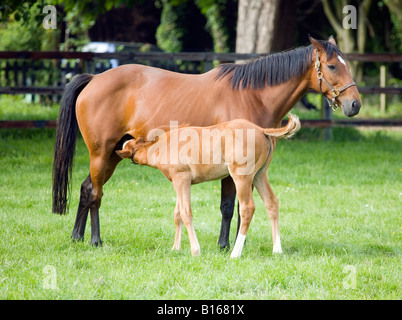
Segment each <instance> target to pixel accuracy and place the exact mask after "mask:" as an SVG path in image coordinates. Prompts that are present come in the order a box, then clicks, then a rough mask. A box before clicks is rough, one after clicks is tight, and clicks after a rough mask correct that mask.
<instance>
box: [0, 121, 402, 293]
mask: <svg viewBox="0 0 402 320" xmlns="http://www.w3.org/2000/svg"><path fill="white" fill-rule="evenodd" d="M334 135H335V140H334V141H333V142H322V141H319V140H318V139H309V140H306V139H301V138H300V137H303V133H301V134H300V136H299V138H296V139H293V140H291V141H280V142H279V143H278V147H277V150H276V151H275V154H274V159H273V161H272V164H271V167H270V170H269V176H270V181H271V184H272V187H273V189H274V191H275V193H276V195H277V196H278V198H279V200H280V231H281V238H282V247H283V250H284V253H283V254H282V255H274V254H272V239H271V235H270V233H271V231H270V228H271V227H270V223H269V219H268V216H267V214H266V212H265V211H264V208H263V204H262V201H261V199H260V198H259V197H258V195H257V193H256V192H255V201H256V206H257V209H256V213H255V216H254V218H253V221H252V223H251V227H250V230H249V233H248V237H247V243H246V245H245V247H244V250H243V253H242V257H241V258H240V259H238V260H231V259H230V252H223V251H220V250H219V249H218V247H217V245H216V242H217V238H218V234H219V230H220V221H221V217H220V212H219V200H220V183H219V182H217V181H214V182H210V183H204V184H200V185H196V186H193V188H192V208H193V212H194V216H195V222H194V223H195V229H196V232H197V236H198V239H199V242H200V245H201V256H199V257H192V256H191V255H190V245H189V241H188V237H187V233H186V231H184V234H183V244H182V251H181V252H178V253H177V252H172V251H171V247H172V245H173V240H174V239H173V238H174V221H173V208H174V204H175V193H174V191H173V188H172V186H171V184H170V182H169V181H167V180H166V179H165V178H164V177H163V176H162V174H161V173H160V172H158V171H157V170H154V169H151V168H147V167H138V166H134V165H132V164H130V162H129V161H123V162H122V163H121V164H120V165H119V167H118V168H117V170H116V172H115V174H114V176H113V177H112V179H111V180H110V181H109V182H108V183H107V184H106V185H105V188H104V197H103V200H102V201H103V202H102V207H101V214H100V222H101V236H102V240H103V246H102V247H99V248H97V247H93V246H91V245H90V243H89V242H90V228H89V227H90V222H89V221H88V224H87V230H86V236H85V240H84V241H83V242H78V243H73V242H72V241H71V239H70V235H71V231H72V228H73V224H74V220H75V210H76V208H77V204H78V198H79V187H80V184H81V182H82V180H83V179H84V178H85V177H86V176H87V174H88V155H87V151H86V147H85V145H84V144H83V141H82V139H79V141H78V146H77V152H76V158H75V166H74V171H73V185H72V197H71V199H72V200H71V204H70V208H71V209H70V213H69V214H68V215H65V216H59V215H55V214H52V213H51V165H52V152H53V141H54V131H53V130H22V131H21V130H2V131H0V166H1V170H0V299H401V298H402V294H401V265H402V264H401V262H402V261H401V244H402V243H401V239H402V220H401V212H402V205H401V203H402V202H401V201H402V162H401V159H402V132H393V131H387V132H385V131H381V132H379V131H356V130H351V129H349V130H346V129H338V130H335V132H334ZM348 137H350V138H351V139H348ZM236 220H237V218H236V219H234V221H233V223H232V230H231V238H230V240H231V245H232V247H233V245H234V238H235V231H236V230H235V226H236V222H237V221H236ZM52 280H53V282H52ZM52 288H53V289H52Z"/></svg>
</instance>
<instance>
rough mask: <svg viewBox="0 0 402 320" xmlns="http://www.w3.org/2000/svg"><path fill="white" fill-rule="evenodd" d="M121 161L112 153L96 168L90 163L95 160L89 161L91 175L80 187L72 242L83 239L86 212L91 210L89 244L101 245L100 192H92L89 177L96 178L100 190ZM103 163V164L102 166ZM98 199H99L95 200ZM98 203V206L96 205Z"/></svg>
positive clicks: (99, 162) (92, 187) (92, 188)
mask: <svg viewBox="0 0 402 320" xmlns="http://www.w3.org/2000/svg"><path fill="white" fill-rule="evenodd" d="M120 161H121V158H120V157H119V156H117V155H116V154H114V153H112V155H111V156H110V158H109V159H108V160H105V161H102V160H101V161H99V160H97V161H96V162H98V165H97V166H96V168H95V167H94V166H93V164H92V163H94V162H95V160H92V159H91V174H90V175H89V176H88V177H87V178H86V179H85V180H84V182H83V183H82V185H81V195H80V202H79V205H78V211H77V217H76V220H75V225H74V229H73V234H72V238H73V239H74V240H82V239H83V238H84V233H85V226H86V222H87V217H88V212H89V210H90V209H91V234H92V236H91V243H92V244H94V245H101V244H102V240H101V238H100V230H99V207H100V198H101V197H102V192H101V193H99V191H98V192H96V193H95V192H94V186H93V183H92V179H91V175H94V176H96V178H95V181H96V183H97V184H96V186H97V188H98V189H99V188H100V190H102V187H103V185H104V184H105V183H106V182H107V181H108V180H109V178H110V177H111V176H112V174H113V172H114V170H115V168H116V166H117V164H118V163H119V162H120ZM102 163H103V164H102ZM97 198H99V199H97ZM97 202H98V204H97Z"/></svg>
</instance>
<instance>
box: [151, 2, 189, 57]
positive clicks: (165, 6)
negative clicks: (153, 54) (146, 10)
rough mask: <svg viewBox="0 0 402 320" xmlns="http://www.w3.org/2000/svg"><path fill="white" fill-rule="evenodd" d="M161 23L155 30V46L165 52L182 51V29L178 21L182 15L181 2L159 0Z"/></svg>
mask: <svg viewBox="0 0 402 320" xmlns="http://www.w3.org/2000/svg"><path fill="white" fill-rule="evenodd" d="M158 5H160V6H162V14H161V23H160V25H159V27H158V29H157V30H156V41H157V45H158V46H159V47H160V48H161V49H162V50H164V51H166V52H179V51H181V50H182V48H183V45H182V37H183V35H184V31H183V29H182V28H181V27H180V26H179V19H180V17H181V16H182V15H183V13H184V4H183V1H180V2H179V1H169V0H161V1H160V3H159V4H158Z"/></svg>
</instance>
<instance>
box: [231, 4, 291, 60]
mask: <svg viewBox="0 0 402 320" xmlns="http://www.w3.org/2000/svg"><path fill="white" fill-rule="evenodd" d="M296 7H297V4H296V1H295V0H239V9H238V19H237V36H236V52H239V53H252V52H256V53H268V52H272V51H281V50H284V49H287V48H290V47H292V46H294V41H295V30H296Z"/></svg>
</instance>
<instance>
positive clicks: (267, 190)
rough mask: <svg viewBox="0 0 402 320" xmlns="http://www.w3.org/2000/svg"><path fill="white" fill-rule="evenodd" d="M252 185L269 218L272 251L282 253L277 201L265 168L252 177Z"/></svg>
mask: <svg viewBox="0 0 402 320" xmlns="http://www.w3.org/2000/svg"><path fill="white" fill-rule="evenodd" d="M254 185H255V187H256V188H257V190H258V193H259V194H260V196H261V198H262V201H264V205H265V209H266V210H267V213H268V216H269V219H270V220H271V228H272V242H273V253H282V246H281V238H280V236H279V201H278V199H277V198H276V196H275V194H274V192H273V191H272V188H271V185H270V184H269V182H268V177H267V173H266V171H265V170H262V171H260V172H259V173H258V174H257V175H256V176H255V178H254Z"/></svg>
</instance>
